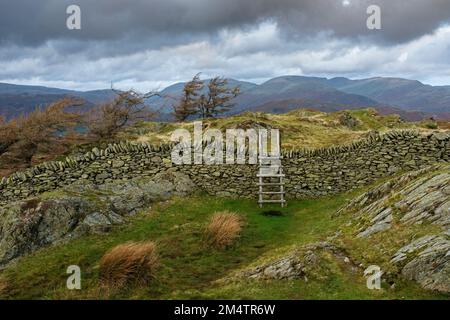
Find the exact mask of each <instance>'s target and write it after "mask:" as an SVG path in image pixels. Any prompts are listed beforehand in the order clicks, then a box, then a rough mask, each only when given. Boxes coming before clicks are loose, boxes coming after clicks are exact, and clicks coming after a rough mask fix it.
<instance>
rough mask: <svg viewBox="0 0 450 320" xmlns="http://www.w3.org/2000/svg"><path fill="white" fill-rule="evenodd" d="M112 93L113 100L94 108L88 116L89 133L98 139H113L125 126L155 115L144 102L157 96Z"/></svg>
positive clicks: (154, 94) (153, 94)
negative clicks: (113, 95) (114, 95)
mask: <svg viewBox="0 0 450 320" xmlns="http://www.w3.org/2000/svg"><path fill="white" fill-rule="evenodd" d="M114 92H115V93H116V97H115V99H114V100H112V101H109V102H106V103H102V104H100V105H98V106H96V107H95V108H93V109H92V110H91V112H89V114H88V120H87V123H88V128H89V132H90V133H91V134H93V135H95V136H97V137H99V138H100V139H109V138H113V137H114V136H115V135H116V134H117V133H118V132H119V131H120V130H121V129H122V128H124V127H125V126H127V125H129V124H132V123H135V122H136V121H139V120H148V119H151V118H152V117H154V116H155V113H156V112H155V111H151V110H150V109H149V106H148V105H147V104H146V103H145V100H146V99H149V98H151V97H154V96H157V95H158V94H157V93H155V92H150V93H146V94H140V93H138V92H136V91H134V90H128V91H117V90H114Z"/></svg>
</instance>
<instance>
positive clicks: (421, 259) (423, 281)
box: [391, 231, 450, 292]
mask: <svg viewBox="0 0 450 320" xmlns="http://www.w3.org/2000/svg"><path fill="white" fill-rule="evenodd" d="M391 263H393V264H396V265H399V267H400V268H401V270H402V271H401V272H402V275H403V276H404V277H405V278H407V279H409V280H414V281H417V282H418V283H419V284H420V285H421V286H422V287H423V288H426V289H430V290H436V291H441V292H450V232H448V231H447V232H444V233H442V234H441V235H436V236H433V235H430V236H424V237H421V238H419V239H417V240H414V241H412V242H411V243H409V244H408V245H406V246H404V247H402V248H400V249H399V250H398V251H397V252H396V253H395V255H394V256H393V258H392V259H391Z"/></svg>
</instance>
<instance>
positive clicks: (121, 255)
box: [100, 241, 158, 290]
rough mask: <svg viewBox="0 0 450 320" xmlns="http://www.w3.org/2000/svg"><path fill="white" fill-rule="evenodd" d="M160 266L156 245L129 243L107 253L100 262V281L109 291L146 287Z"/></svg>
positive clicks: (151, 243)
mask: <svg viewBox="0 0 450 320" xmlns="http://www.w3.org/2000/svg"><path fill="white" fill-rule="evenodd" d="M157 266H158V254H157V253H156V245H155V244H154V243H153V242H151V241H147V242H128V243H124V244H120V245H118V246H116V247H114V248H112V249H111V250H110V251H109V252H107V253H106V254H105V255H104V256H103V257H102V259H101V260H100V281H101V283H102V285H104V286H105V287H106V288H108V289H112V290H119V289H122V288H123V287H125V286H127V285H146V284H149V282H150V280H151V279H152V278H153V277H154V275H155V272H156V268H157Z"/></svg>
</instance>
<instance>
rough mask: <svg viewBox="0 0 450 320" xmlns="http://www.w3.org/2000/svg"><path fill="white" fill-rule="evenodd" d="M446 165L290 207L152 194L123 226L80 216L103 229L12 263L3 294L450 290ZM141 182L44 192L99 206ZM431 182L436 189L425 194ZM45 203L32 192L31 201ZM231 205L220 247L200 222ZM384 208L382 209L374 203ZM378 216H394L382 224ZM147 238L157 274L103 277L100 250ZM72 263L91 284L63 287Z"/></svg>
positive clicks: (307, 295)
mask: <svg viewBox="0 0 450 320" xmlns="http://www.w3.org/2000/svg"><path fill="white" fill-rule="evenodd" d="M449 169H450V168H449V167H448V165H447V166H434V167H429V168H427V169H424V170H420V171H416V172H413V173H408V174H405V175H402V176H399V177H394V178H393V179H392V180H388V181H386V182H384V183H382V184H377V185H376V186H374V187H369V188H365V189H363V190H361V189H360V190H356V191H354V192H352V193H346V194H341V195H339V196H335V197H322V198H319V199H309V200H306V199H305V200H292V201H290V203H289V206H288V207H287V208H284V209H279V208H276V207H266V208H264V209H263V210H261V209H259V208H258V207H257V206H256V204H255V203H254V201H252V200H242V199H241V200H237V199H224V198H216V197H209V196H206V195H203V194H197V195H194V196H192V195H191V196H190V197H188V198H186V197H183V198H180V197H176V198H175V199H173V200H171V201H169V202H165V203H161V204H159V205H153V206H152V207H151V208H148V207H147V208H145V206H144V207H143V208H142V209H140V210H138V211H137V212H138V214H137V215H136V213H134V214H133V215H135V216H134V217H131V218H129V217H128V218H127V217H126V216H123V217H122V219H123V218H125V219H126V220H128V221H129V222H128V223H126V225H122V226H120V224H122V223H123V221H122V222H120V221H118V220H117V217H116V218H115V219H116V222H115V223H111V222H108V221H103V220H102V219H101V218H100V217H98V216H95V217H94V216H92V217H91V218H89V219H87V218H86V219H85V222H83V223H84V224H86V226H89V228H91V229H92V228H96V230H97V232H94V234H91V235H86V233H84V236H81V237H80V236H79V235H78V237H79V238H78V239H76V240H72V241H70V242H69V243H65V242H63V243H60V244H57V245H56V246H53V247H49V248H46V249H41V250H38V251H36V252H35V253H34V254H31V255H29V256H27V257H25V258H22V259H20V260H19V261H17V262H16V263H14V264H13V265H11V266H10V267H7V268H6V269H4V270H3V271H2V272H1V273H0V297H2V298H8V299H10V298H28V299H30V298H31V299H35V298H42V297H46V298H51V299H68V298H69V299H84V298H99V297H100V298H125V299H128V298H132V299H141V298H142V299H174V298H175V299H198V298H203V299H213V298H222V299H223V298H225V299H228V298H232V299H267V298H271V299H311V298H313V299H314V298H324V299H360V298H363V299H419V298H422V299H429V298H433V299H448V298H449V296H448V293H449V290H450V283H449V282H448V271H449V270H448V266H449V265H450V264H449V261H448V259H449V257H448V254H447V255H445V252H446V251H448V249H449V239H448V226H449V224H448V221H449V220H448V219H449V216H448V214H449V211H448V203H449V202H448V201H449V195H448V193H447V191H446V189H442V186H446V187H447V188H448V185H449V184H450V180H449V178H450V177H449V175H448V171H449ZM179 181H180V180H179ZM183 185H185V186H187V184H186V182H184V183H183ZM142 186H143V185H142ZM133 188H136V187H132V185H130V184H128V186H127V187H126V188H112V189H104V188H102V189H100V190H98V191H96V192H95V193H92V192H91V190H90V189H89V187H86V186H85V187H83V188H80V187H72V188H69V189H67V190H66V191H64V192H62V193H61V192H59V193H50V194H48V195H46V196H45V197H44V198H42V199H45V200H43V201H47V207H48V208H49V209H47V210H52V211H51V212H53V210H55V209H54V208H56V207H54V208H53V207H52V206H53V205H52V204H51V203H52V201H53V202H54V203H62V202H61V201H66V202H67V201H74V200H70V199H71V198H72V199H76V198H77V197H81V199H84V200H83V201H85V202H86V201H87V202H86V203H90V206H102V203H104V204H107V203H108V201H110V200H108V198H109V197H111V195H114V196H113V198H114V199H116V200H115V201H116V202H115V203H117V205H119V204H120V208H123V209H124V210H125V211H123V212H127V210H128V212H129V210H130V208H131V207H133V206H135V205H136V204H138V202H136V201H137V200H138V199H139V197H131V198H129V199H134V200H133V201H130V200H128V201H125V202H123V201H121V199H125V198H123V197H130V196H131V195H132V194H133V193H136V189H133ZM430 188H431V189H433V190H435V191H434V192H433V193H430V194H428V195H427V196H426V197H421V196H420V195H423V191H424V189H430ZM119 190H121V191H119ZM184 190H185V191H188V190H189V188H188V189H184ZM111 192H112V193H111ZM141 192H142V191H141ZM88 194H90V195H89V196H88ZM127 194H128V196H127ZM58 199H59V200H58ZM64 199H65V200H64ZM111 199H112V198H111ZM350 199H354V200H352V201H350V202H349V200H350ZM55 201H57V202H55ZM105 201H107V202H105ZM150 201H151V200H150ZM406 203H408V208H407V209H406V208H405V207H404V204H406ZM36 205H37V203H34V204H31V203H30V204H28V207H27V208H25V207H23V210H30V209H31V208H32V207H33V206H36ZM59 205H60V204H59ZM140 205H141V206H142V205H143V204H142V203H141V204H140ZM340 207H341V209H339V208H340ZM117 208H119V207H117ZM387 208H391V209H390V210H391V218H389V219H388V217H389V216H388V215H386V214H384V212H385V211H386V210H387ZM37 210H43V209H37ZM92 210H93V211H92V212H95V210H96V209H94V208H93V209H92ZM223 210H228V211H231V212H236V213H237V214H239V215H240V216H242V218H243V219H244V221H245V224H244V227H243V231H242V234H241V237H240V239H239V240H238V241H237V242H236V243H235V244H234V245H233V246H232V247H229V248H228V249H226V250H218V249H213V248H210V247H208V246H207V245H206V244H205V242H204V241H205V240H204V239H205V238H204V237H203V234H204V230H205V227H206V223H207V221H208V217H210V216H211V215H212V214H213V213H214V212H219V211H223ZM270 210H272V211H270ZM379 210H383V212H382V214H379V215H376V213H377V212H378V211H379ZM413 212H414V214H413ZM274 213H276V214H274ZM422 213H427V214H422ZM52 214H54V213H52ZM52 214H50V213H49V214H46V215H45V217H46V218H45V219H51V216H52ZM373 217H375V218H373ZM111 218H112V216H111ZM411 219H413V220H411ZM48 221H50V220H48ZM371 221H372V222H371ZM413 222H415V223H413ZM417 222H421V223H420V224H419V223H417ZM118 223H119V225H117V224H118ZM380 224H385V225H387V226H384V227H383V228H381V227H375V226H377V225H380ZM115 225H116V226H115ZM77 230H80V231H81V230H85V231H84V232H86V230H89V229H86V228H84V229H77ZM93 230H95V229H93ZM98 230H103V231H98ZM367 230H371V231H370V232H368V231H367ZM105 231H106V232H108V234H105V233H104V232H105ZM98 232H100V233H98ZM42 235H43V236H45V234H42ZM48 236H50V235H49V234H47V237H48ZM142 240H153V241H156V243H158V251H159V256H160V263H161V265H160V267H159V268H158V271H157V274H156V276H155V279H154V280H153V281H152V282H151V284H150V285H148V286H136V287H135V286H131V287H127V288H126V289H124V290H121V291H114V292H111V291H108V290H106V291H105V290H104V289H102V287H101V285H100V283H99V261H100V258H101V257H102V255H103V254H104V253H105V252H107V251H108V250H109V249H110V248H112V247H113V246H115V245H117V244H120V243H125V242H128V241H142ZM404 252H409V253H408V254H407V255H405V254H404ZM430 254H432V256H430ZM430 257H432V258H431V259H430ZM438 262H439V265H437V264H436V263H438ZM67 263H70V264H76V265H79V266H80V267H81V268H82V270H83V287H82V288H83V289H82V290H78V291H77V290H75V291H68V290H67V289H66V288H65V278H64V274H65V266H66V264H67ZM371 264H377V265H379V266H380V267H381V268H382V270H383V272H384V273H383V281H382V289H381V290H369V289H367V288H366V285H365V282H366V281H365V278H364V276H363V271H364V269H365V268H366V267H367V266H368V265H371ZM430 290H431V291H430ZM433 290H434V291H433Z"/></svg>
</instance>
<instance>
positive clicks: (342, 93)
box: [0, 76, 450, 120]
mask: <svg viewBox="0 0 450 320" xmlns="http://www.w3.org/2000/svg"><path fill="white" fill-rule="evenodd" d="M183 85H184V83H177V84H174V85H171V86H169V87H167V88H165V89H164V90H162V91H160V94H161V97H153V98H151V99H149V100H148V101H147V102H148V103H149V104H150V105H151V106H152V107H153V108H155V109H158V110H159V111H160V114H161V116H160V118H161V119H164V120H170V118H171V117H170V113H171V112H172V105H173V104H174V103H175V102H176V100H177V99H178V98H179V97H180V96H181V94H182V89H183ZM229 85H230V86H236V85H239V86H240V87H241V94H240V95H239V96H238V97H236V98H235V99H234V103H235V107H234V108H233V110H232V112H231V113H232V114H236V113H240V112H243V111H264V112H270V113H283V112H287V111H289V110H292V109H296V108H313V109H318V110H321V111H327V112H331V111H337V110H342V109H358V108H366V107H373V108H376V109H378V110H379V111H380V112H381V113H383V114H388V113H397V114H400V115H401V116H402V117H404V118H405V119H408V120H419V119H423V118H427V117H431V116H433V117H435V118H441V119H450V86H430V85H425V84H423V83H421V82H419V81H416V80H407V79H400V78H384V77H377V78H370V79H359V80H351V79H348V78H343V77H338V78H332V79H327V78H319V77H305V76H282V77H277V78H273V79H270V80H268V81H266V82H264V83H262V84H260V85H257V84H254V83H251V82H245V81H238V80H234V79H229ZM64 96H73V97H79V98H83V99H85V100H86V101H87V104H88V105H92V104H95V103H98V102H102V101H106V100H110V99H112V98H113V96H114V93H113V92H112V91H111V90H96V91H85V92H81V91H73V90H63V89H56V88H47V87H38V86H20V85H11V84H2V83H0V114H3V115H6V116H7V117H13V116H15V115H17V114H19V113H22V112H25V113H26V112H29V111H30V110H32V109H34V107H35V106H36V105H43V104H47V103H50V102H53V101H55V100H58V99H60V98H61V97H64Z"/></svg>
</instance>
